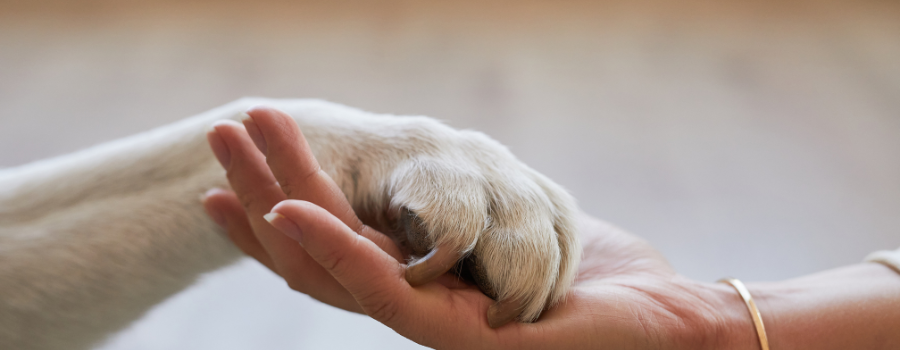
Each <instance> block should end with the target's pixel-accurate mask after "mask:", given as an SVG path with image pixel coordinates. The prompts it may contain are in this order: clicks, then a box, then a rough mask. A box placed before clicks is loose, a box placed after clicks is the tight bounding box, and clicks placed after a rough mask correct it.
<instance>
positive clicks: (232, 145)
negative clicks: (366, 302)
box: [207, 120, 360, 311]
mask: <svg viewBox="0 0 900 350" xmlns="http://www.w3.org/2000/svg"><path fill="white" fill-rule="evenodd" d="M207 137H208V139H210V145H211V147H212V148H213V151H214V153H216V157H217V158H218V159H219V161H220V163H222V166H223V167H224V168H225V170H226V173H227V177H228V181H229V183H230V184H231V187H232V189H234V192H235V194H236V196H237V198H238V199H239V202H240V203H241V205H242V206H243V207H244V209H245V210H246V215H247V217H248V218H249V222H250V226H251V228H252V229H253V232H254V234H255V235H256V238H257V239H258V240H259V242H260V245H261V246H262V247H263V248H264V249H265V250H266V252H267V253H268V255H269V257H271V260H272V265H273V267H274V268H275V270H276V271H277V273H278V274H279V275H281V276H282V277H284V279H285V281H286V282H287V283H288V285H289V286H290V287H291V288H292V289H294V290H297V291H300V292H303V293H306V294H309V295H310V296H312V297H314V298H316V299H319V300H321V301H323V302H325V303H328V304H331V305H334V306H337V307H341V308H344V309H347V310H351V311H359V310H360V309H359V306H358V305H356V302H355V301H354V300H353V298H352V297H351V296H350V295H349V293H347V292H346V291H345V290H344V288H343V287H341V285H340V284H339V283H337V281H335V280H334V278H333V277H331V275H330V274H328V272H327V271H325V270H324V269H323V268H322V267H321V266H319V264H318V263H316V262H315V260H313V259H312V258H311V257H310V256H309V254H307V253H306V251H305V250H303V248H302V247H300V246H299V245H297V243H296V242H295V241H293V240H291V239H289V238H287V237H285V236H284V235H283V234H281V233H280V232H278V230H275V229H273V228H272V226H271V225H269V224H268V223H267V222H266V221H265V219H263V215H265V213H268V212H269V210H270V209H271V208H272V206H274V205H275V204H276V203H278V202H280V201H281V200H283V199H285V195H284V193H283V192H282V191H281V188H280V187H279V186H278V183H277V182H276V180H275V177H274V176H273V175H272V172H271V171H270V170H269V167H268V165H267V164H266V161H265V157H264V156H263V155H262V154H261V153H260V152H259V150H257V148H256V146H255V145H254V144H253V141H252V140H251V139H250V136H249V135H247V131H246V130H245V129H244V126H243V125H241V124H240V123H237V122H234V121H230V120H225V121H219V122H216V123H215V124H213V128H212V130H211V131H210V132H209V133H208V135H207Z"/></svg>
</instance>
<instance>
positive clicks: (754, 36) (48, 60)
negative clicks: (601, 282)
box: [0, 0, 900, 349]
mask: <svg viewBox="0 0 900 350" xmlns="http://www.w3.org/2000/svg"><path fill="white" fill-rule="evenodd" d="M745 2H746V1H732V2H731V3H730V4H728V3H726V2H722V1H708V2H698V1H688V2H685V1H677V2H673V1H667V2H663V1H659V2H658V3H657V2H643V1H641V2H635V1H625V0H622V1H508V2H499V1H488V2H485V1H462V2H460V1H454V2H449V1H448V2H435V1H412V0H411V1H358V2H354V1H324V0H323V1H300V2H274V1H253V2H252V4H251V2H250V1H245V2H242V1H193V0H191V1H123V0H116V1H108V2H102V1H100V2H95V1H60V2H45V1H26V0H22V1H12V2H10V1H3V0H0V111H2V112H0V166H2V167H5V166H15V165H18V164H22V163H25V162H28V161H31V160H35V159H39V158H43V157H48V156H53V155H58V154H62V153H66V152H69V151H72V150H75V149H79V148H82V147H86V146H89V145H92V144H95V143H98V142H102V141H105V140H110V139H114V138H118V137H122V136H126V135H129V134H133V133H136V132H139V131H143V130H146V129H148V128H151V127H154V126H159V125H163V124H166V123H169V122H171V121H174V120H178V119H180V118H183V117H187V116H190V115H192V114H194V113H197V112H200V111H203V110H206V109H209V108H211V107H214V106H218V105H220V104H223V103H225V102H228V101H230V100H233V99H235V98H238V97H240V96H245V95H261V96H270V97H319V98H324V99H328V100H332V101H335V102H340V103H344V104H348V105H351V106H356V107H361V108H364V109H368V110H372V111H377V112H390V113H398V114H424V115H430V116H434V117H438V118H441V119H444V120H446V121H447V122H448V123H449V124H450V125H452V126H455V127H459V128H472V129H477V130H481V131H484V132H486V133H488V134H490V135H492V136H493V137H495V138H496V139H498V140H500V141H501V142H503V143H505V144H507V145H509V147H510V148H511V149H512V150H513V152H514V153H516V154H517V155H518V156H519V157H520V158H522V159H523V160H524V161H525V162H526V163H528V164H530V165H531V166H533V167H534V168H536V169H538V170H539V171H541V172H543V173H544V174H546V175H548V176H550V177H551V178H553V179H555V180H556V181H557V182H559V183H561V184H563V185H564V186H565V187H567V188H568V189H569V190H570V191H571V192H572V193H574V194H575V196H576V197H577V198H578V199H579V200H580V203H581V205H582V207H583V208H584V209H585V210H586V211H587V212H589V213H591V214H594V215H596V216H598V217H601V218H604V219H607V220H609V221H611V222H613V223H616V224H618V225H619V226H622V227H624V228H626V229H628V230H630V231H632V232H635V233H637V234H639V235H641V236H643V237H645V238H647V239H649V240H650V241H651V242H652V243H653V244H654V245H655V246H656V247H657V248H659V249H660V250H661V251H662V252H663V253H664V254H665V255H666V256H667V257H668V258H669V259H670V261H671V262H672V263H673V264H674V265H675V267H676V268H677V269H678V270H679V271H680V272H682V273H684V274H685V275H687V276H690V277H693V278H697V279H701V280H707V281H711V280H714V279H716V278H719V277H722V276H725V275H733V276H736V277H740V278H742V279H744V280H749V281H753V280H773V279H784V278H789V277H793V276H798V275H801V274H806V273H810V272H814V271H817V270H822V269H827V268H832V267H836V266H840V265H845V264H850V263H854V262H858V261H860V260H861V259H862V257H863V256H865V255H866V253H868V252H870V251H872V250H876V249H883V248H896V247H897V246H900V3H898V2H896V1H889V0H883V1H845V2H844V3H841V2H836V1H824V0H809V1H786V2H785V1H769V2H765V1H762V2H756V1H754V2H753V3H754V4H743V3H745ZM415 347H416V345H415V344H413V343H411V342H409V341H406V340H405V339H403V338H401V337H399V336H398V335H396V334H394V333H393V332H392V331H391V330H390V329H388V328H385V327H383V326H381V325H380V324H378V323H375V322H372V321H370V320H368V319H366V318H364V317H362V316H357V315H351V314H348V313H345V312H342V311H337V310H334V309H331V308H328V307H325V306H323V305H320V304H318V303H316V302H314V301H311V300H310V299H309V298H307V297H305V296H302V295H299V294H296V293H292V292H290V291H289V290H288V289H287V288H286V287H285V285H284V283H283V282H280V281H279V280H278V279H276V278H274V277H273V276H272V275H271V274H269V273H267V272H265V271H264V270H263V269H261V268H260V267H259V266H258V265H256V264H255V263H251V262H244V263H242V264H239V265H238V266H235V267H232V268H230V269H228V270H226V271H221V272H217V273H214V274H211V275H210V276H208V278H206V279H204V280H203V281H202V282H201V283H200V284H199V285H198V286H196V287H195V288H192V289H190V290H188V291H186V292H185V293H182V294H180V295H178V296H177V297H175V298H173V299H171V300H169V301H168V302H166V303H164V304H163V305H161V306H160V307H158V308H156V309H155V310H154V311H152V312H151V313H150V314H149V315H148V316H147V317H145V318H144V319H143V320H141V321H139V322H138V323H137V324H135V325H134V326H132V327H130V329H129V330H127V331H126V332H125V333H123V334H121V335H119V336H117V337H115V338H113V339H112V340H111V342H110V343H108V344H107V345H106V346H104V347H103V348H104V349H287V348H302V349H321V348H329V349H332V348H391V349H403V348H415Z"/></svg>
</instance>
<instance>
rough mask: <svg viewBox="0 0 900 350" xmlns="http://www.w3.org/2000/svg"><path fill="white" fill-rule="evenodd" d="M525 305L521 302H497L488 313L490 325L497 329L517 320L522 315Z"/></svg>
mask: <svg viewBox="0 0 900 350" xmlns="http://www.w3.org/2000/svg"><path fill="white" fill-rule="evenodd" d="M523 306H524V305H523V304H522V302H521V301H519V300H501V301H498V302H495V303H494V304H493V305H491V307H489V308H488V311H487V319H488V325H489V326H491V328H497V327H500V326H502V325H505V324H507V323H509V322H511V321H512V320H515V319H516V317H517V316H519V314H521V313H522V307H523Z"/></svg>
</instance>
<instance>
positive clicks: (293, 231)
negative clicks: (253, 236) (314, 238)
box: [263, 213, 303, 244]
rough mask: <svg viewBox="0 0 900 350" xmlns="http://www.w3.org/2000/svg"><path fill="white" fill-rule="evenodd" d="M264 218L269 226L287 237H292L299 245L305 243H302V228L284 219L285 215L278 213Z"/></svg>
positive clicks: (269, 214)
mask: <svg viewBox="0 0 900 350" xmlns="http://www.w3.org/2000/svg"><path fill="white" fill-rule="evenodd" d="M263 218H265V219H266V221H268V222H269V224H271V225H272V226H274V227H275V228H277V229H278V230H279V231H281V232H282V233H284V234H285V235H286V236H288V237H291V238H292V239H293V240H295V241H297V243H300V244H303V242H301V241H300V238H301V233H300V227H299V226H297V224H295V223H294V222H293V221H291V220H290V219H288V218H286V217H284V215H281V214H278V213H268V214H266V215H263Z"/></svg>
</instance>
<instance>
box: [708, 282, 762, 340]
mask: <svg viewBox="0 0 900 350" xmlns="http://www.w3.org/2000/svg"><path fill="white" fill-rule="evenodd" d="M719 282H721V283H728V284H730V285H731V286H732V287H734V289H736V290H737V292H738V294H740V295H741V298H743V299H744V304H747V310H749V311H750V317H751V318H753V326H754V327H755V328H756V335H758V336H759V345H760V346H761V347H762V350H769V337H767V336H766V327H765V326H763V320H762V316H760V314H759V309H757V308H756V303H754V302H753V297H752V296H750V291H748V290H747V287H745V286H744V284H743V283H741V281H740V280H738V279H737V278H731V277H726V278H723V279H720V280H719Z"/></svg>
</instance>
